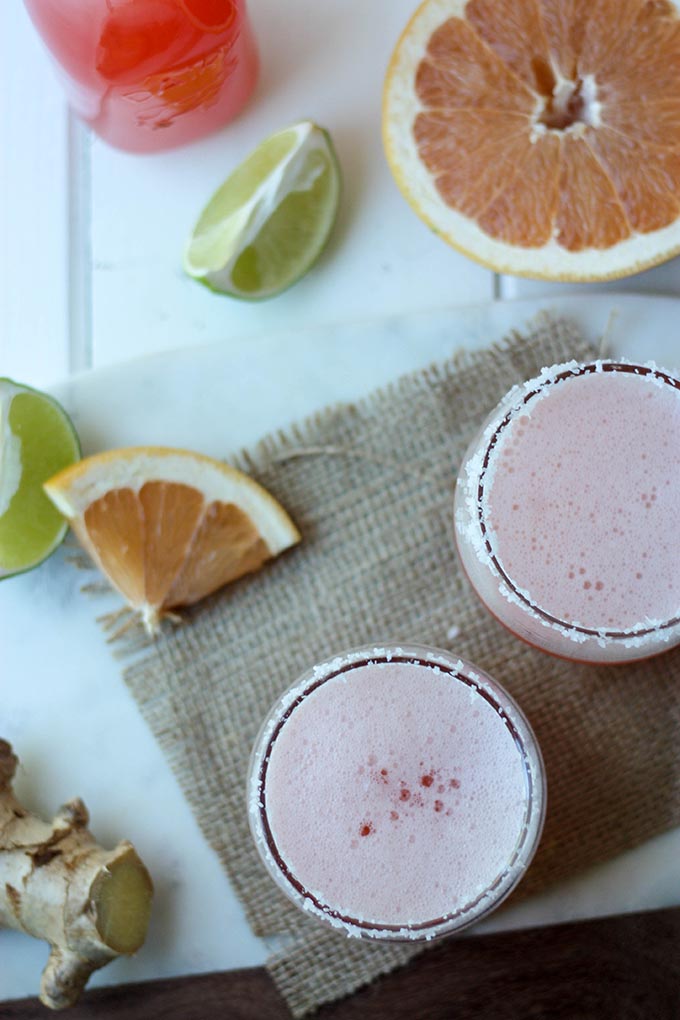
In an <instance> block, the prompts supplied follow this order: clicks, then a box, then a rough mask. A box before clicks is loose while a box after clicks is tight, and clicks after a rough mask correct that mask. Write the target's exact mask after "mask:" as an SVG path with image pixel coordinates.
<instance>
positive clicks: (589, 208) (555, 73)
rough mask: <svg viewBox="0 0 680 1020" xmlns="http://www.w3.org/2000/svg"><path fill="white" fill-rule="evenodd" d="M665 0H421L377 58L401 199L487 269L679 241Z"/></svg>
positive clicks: (518, 269)
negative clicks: (389, 50) (384, 63)
mask: <svg viewBox="0 0 680 1020" xmlns="http://www.w3.org/2000/svg"><path fill="white" fill-rule="evenodd" d="M678 81H680V17H679V15H678V7H677V4H676V3H671V2H670V0H658V2H656V0H655V2H647V0H468V2H466V0H425V3H423V4H422V6H421V7H420V8H419V9H418V10H417V11H416V13H415V15H414V16H413V18H412V20H411V22H410V23H409V25H408V26H407V28H406V29H405V31H404V33H403V35H402V38H401V40H400V41H399V43H398V45H397V48H396V50H395V52H394V55H393V57H392V61H391V63H390V67H389V70H388V74H387V78H386V83H385V95H384V109H383V130H384V139H385V148H386V152H387V156H388V161H389V163H390V166H391V168H392V170H393V173H394V175H395V177H396V180H397V183H398V184H399V186H400V188H401V190H402V191H403V192H404V194H405V196H406V198H407V199H408V200H409V202H410V203H411V204H412V205H413V207H414V208H415V210H416V212H418V213H419V215H420V216H421V217H422V218H423V219H425V220H426V222H428V223H429V224H430V225H431V226H432V227H433V228H434V229H435V230H436V231H437V232H438V233H440V234H441V235H442V236H444V237H445V238H446V239H447V240H449V242H450V243H451V244H453V245H454V246H455V247H458V248H460V249H461V250H462V251H464V252H466V253H467V254H469V255H472V256H473V257H474V258H477V259H478V260H479V261H481V262H483V263H484V264H485V265H488V266H490V267H491V268H494V269H496V270H498V271H501V272H512V273H517V274H524V275H529V276H539V277H547V278H553V279H606V278H612V277H616V276H622V275H625V274H626V273H630V272H635V271H638V270H641V269H643V268H646V267H648V266H651V265H655V264H657V263H658V262H662V261H664V260H665V259H667V258H670V257H671V256H672V255H674V254H676V253H677V252H678V251H680V93H679V92H678V89H677V83H678Z"/></svg>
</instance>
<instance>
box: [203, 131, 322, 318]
mask: <svg viewBox="0 0 680 1020" xmlns="http://www.w3.org/2000/svg"><path fill="white" fill-rule="evenodd" d="M339 195H340V170H339V166H338V162H337V157H336V155H335V152H334V150H333V146H332V143H331V140H330V137H329V135H328V133H327V132H326V131H324V130H323V128H320V127H318V125H316V124H314V123H313V122H312V121H301V122H300V123H298V124H294V125H293V126H292V127H289V128H286V129H284V130H283V131H279V132H277V133H276V134H274V135H271V136H270V137H269V138H268V139H266V140H265V141H264V142H262V143H261V144H260V145H259V146H258V147H257V149H255V150H254V152H252V153H251V154H250V156H248V157H247V159H246V160H245V161H244V162H243V163H242V164H241V165H240V166H239V167H238V168H237V169H236V170H235V171H234V172H233V173H232V174H231V175H230V176H229V177H228V178H227V180H226V181H225V182H224V184H223V185H222V186H221V188H219V189H218V190H217V191H216V192H215V194H214V195H213V196H212V198H211V199H210V201H209V202H208V205H207V206H206V207H205V209H204V210H203V213H202V214H201V216H200V218H199V220H198V223H197V224H196V227H195V229H194V232H193V235H192V237H191V239H190V241H189V244H188V246H187V250H186V253H185V257H184V268H185V271H186V272H187V273H188V274H189V275H190V276H192V277H193V278H194V279H197V280H199V281H200V282H201V283H204V284H206V285H207V286H208V287H210V288H211V289H212V290H215V291H218V292H220V293H224V294H229V295H231V296H233V297H241V298H249V299H251V300H258V299H262V298H266V297H272V296H273V295H275V294H278V293H280V292H281V291H282V290H285V289H286V288H287V287H289V286H290V285H291V284H292V283H294V282H295V281H296V280H298V279H300V278H301V277H302V276H303V275H304V274H305V273H306V272H307V270H308V269H309V268H310V267H311V266H312V264H313V263H314V262H315V261H316V259H317V258H318V256H319V255H320V254H321V251H322V249H323V247H324V245H325V243H326V241H327V240H328V236H329V234H330V231H331V229H332V226H333V223H334V222H335V217H336V213H337V207H338V202H339Z"/></svg>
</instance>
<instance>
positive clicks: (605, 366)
mask: <svg viewBox="0 0 680 1020" xmlns="http://www.w3.org/2000/svg"><path fill="white" fill-rule="evenodd" d="M598 372H624V373H626V374H631V375H635V376H644V377H649V376H652V377H653V378H654V379H656V380H658V382H659V384H663V385H670V386H671V387H672V388H673V389H675V390H677V391H679V393H680V380H678V379H676V378H675V377H674V376H672V375H670V374H669V373H668V372H664V371H663V370H662V369H659V368H658V367H657V366H656V365H655V364H654V362H647V363H645V364H637V363H636V362H632V361H627V360H626V359H620V360H618V361H602V360H597V361H593V362H586V363H584V364H579V363H577V362H569V363H565V364H563V365H556V366H554V368H553V369H550V370H546V369H544V371H543V373H542V374H541V375H539V376H537V377H536V378H534V379H530V380H529V381H528V382H526V383H525V384H524V386H523V387H520V390H521V393H520V394H518V395H517V399H515V400H514V401H513V406H512V407H511V408H510V410H509V411H507V412H506V414H505V415H504V416H503V418H502V419H501V421H500V422H499V423H498V424H497V425H496V426H495V427H493V430H492V431H491V435H490V437H489V439H488V442H487V445H486V448H485V451H484V454H483V455H482V464H481V470H480V471H479V476H478V481H477V492H476V497H475V499H474V504H475V513H474V515H473V516H474V519H475V520H476V522H477V524H478V525H479V530H480V532H481V536H482V545H483V552H484V553H485V554H486V559H487V561H488V564H489V565H490V566H491V567H492V569H493V570H494V572H495V573H496V574H497V575H498V576H499V577H500V578H501V580H502V582H503V583H504V584H505V586H506V587H507V589H508V592H509V593H510V594H511V596H512V599H513V601H516V602H519V603H520V604H522V605H523V606H524V607H525V608H526V609H528V610H529V611H530V612H531V613H532V614H533V615H535V616H538V617H539V618H540V619H542V620H543V621H544V622H546V623H547V624H550V625H551V626H553V627H556V628H559V629H560V630H561V631H563V632H567V636H569V635H580V636H581V640H585V639H587V638H589V637H594V638H598V639H600V640H609V641H620V640H628V641H629V640H631V639H636V638H645V637H648V636H649V635H652V634H658V633H659V632H660V631H664V630H669V629H670V628H672V627H676V626H678V624H680V615H677V614H676V615H675V616H673V617H670V618H668V619H665V620H659V621H656V620H655V621H649V622H644V623H636V624H634V625H633V626H632V627H630V628H627V629H625V630H621V629H619V630H609V629H607V628H604V627H600V628H597V627H587V626H585V625H583V624H580V623H578V622H570V621H566V620H563V619H561V618H560V617H558V616H555V615H554V614H552V613H549V612H548V611H547V610H545V609H543V608H542V607H541V606H540V605H539V604H538V603H537V602H535V601H534V600H533V599H532V598H531V595H530V593H529V592H528V591H527V590H526V589H522V588H520V587H519V586H518V584H517V582H516V581H514V580H513V578H512V577H511V576H510V575H509V574H508V573H507V571H506V570H505V568H504V567H503V565H502V563H501V561H500V560H499V558H498V556H497V554H496V553H495V552H494V549H493V546H492V544H491V540H490V535H489V531H488V529H487V525H486V522H485V520H484V498H485V492H484V482H485V478H486V475H487V473H488V472H489V469H490V468H492V467H493V453H494V448H495V447H496V445H497V443H498V441H499V439H500V436H501V435H502V433H503V431H504V430H505V429H506V428H507V427H508V425H509V424H510V423H511V422H512V421H513V420H514V419H515V418H516V416H517V415H518V414H519V413H521V411H522V410H523V408H524V407H525V406H526V405H527V404H528V403H529V402H530V401H532V400H533V399H534V398H540V397H542V396H543V395H544V394H543V391H544V390H545V389H546V387H548V386H553V385H558V384H559V383H561V382H564V381H565V380H566V379H570V378H578V377H580V376H585V375H592V374H594V373H598ZM468 482H469V480H468Z"/></svg>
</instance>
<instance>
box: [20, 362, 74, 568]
mask: <svg viewBox="0 0 680 1020" xmlns="http://www.w3.org/2000/svg"><path fill="white" fill-rule="evenodd" d="M77 460H80V443H79V442H78V436H77V435H76V431H75V429H74V428H73V425H72V424H71V422H70V420H69V418H68V416H67V414H66V412H65V411H64V410H63V408H61V407H60V406H59V404H58V403H57V402H56V400H53V399H52V398H51V397H48V396H47V395H46V394H44V393H38V391H37V390H32V389H29V387H28V386H22V385H20V384H19V383H15V382H12V380H11V379H0V578H3V577H9V576H11V575H12V574H18V573H20V572H21V571H23V570H30V569H31V567H36V566H37V565H38V564H39V563H42V561H43V560H44V559H46V557H47V556H49V555H50V553H51V552H53V550H54V549H56V547H57V546H58V545H59V543H60V542H61V540H62V539H63V537H64V535H65V534H66V529H67V527H68V525H67V523H66V521H65V520H64V518H63V517H62V515H61V514H60V513H59V512H58V510H56V509H55V507H54V506H53V505H52V503H51V502H50V501H49V499H48V498H47V496H46V495H45V493H44V492H43V489H42V484H43V482H45V481H47V479H48V478H51V477H52V475H53V474H55V472H57V471H59V470H61V468H64V467H67V466H68V465H69V464H73V463H74V461H77Z"/></svg>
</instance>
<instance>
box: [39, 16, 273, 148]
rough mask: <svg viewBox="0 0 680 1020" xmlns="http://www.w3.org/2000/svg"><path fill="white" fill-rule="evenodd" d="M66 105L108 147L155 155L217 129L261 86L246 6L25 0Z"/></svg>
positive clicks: (234, 114)
mask: <svg viewBox="0 0 680 1020" xmlns="http://www.w3.org/2000/svg"><path fill="white" fill-rule="evenodd" d="M25 3H26V7H27V8H28V11H29V14H30V16H31V19H32V21H33V23H34V24H35V26H36V28H37V29H38V31H39V32H40V34H41V36H42V37H43V40H44V41H45V43H46V44H47V46H48V48H49V49H50V51H51V52H52V55H53V56H54V57H55V58H56V61H57V63H58V65H59V68H60V70H61V77H62V79H63V82H64V85H65V88H66V92H67V95H68V98H69V102H70V103H71V105H72V107H73V108H74V109H75V111H76V112H77V113H78V114H80V116H81V117H82V118H83V119H84V120H85V121H87V122H88V124H89V125H90V126H91V127H92V128H93V130H94V131H96V132H97V134H99V135H100V136H101V137H102V138H104V139H105V140H106V141H107V142H109V143H110V144H111V145H115V146H117V147H118V148H120V149H126V150H128V151H130V152H155V151H158V150H160V149H167V148H170V147H173V146H176V145H184V144H185V143H186V142H190V141H193V140H194V139H196V138H200V137H201V136H203V135H205V134H208V133H209V132H211V131H214V130H215V129H216V128H218V127H221V126H222V125H223V124H225V123H226V122H227V121H229V120H231V119H232V117H234V116H236V114H237V113H238V112H239V111H240V110H241V108H242V107H243V105H244V104H245V102H246V101H247V99H248V98H249V96H250V94H251V92H252V91H253V88H254V87H255V82H256V79H257V69H258V63H257V52H256V49H255V43H254V40H253V36H252V32H251V28H250V24H249V21H248V17H247V14H246V8H245V0H25Z"/></svg>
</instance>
